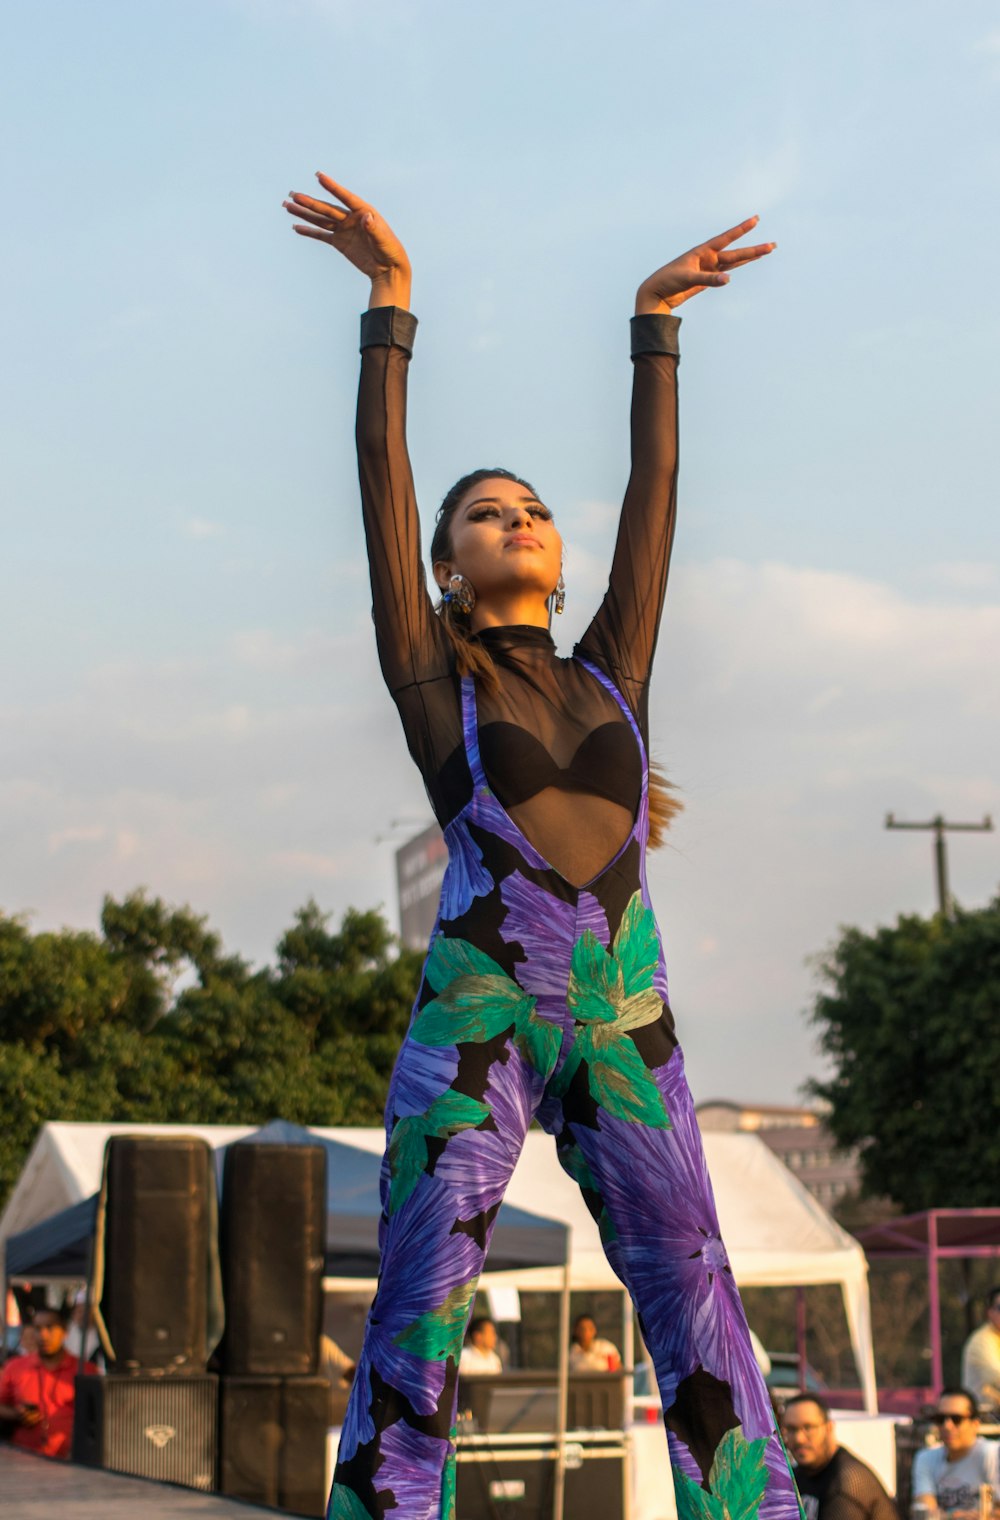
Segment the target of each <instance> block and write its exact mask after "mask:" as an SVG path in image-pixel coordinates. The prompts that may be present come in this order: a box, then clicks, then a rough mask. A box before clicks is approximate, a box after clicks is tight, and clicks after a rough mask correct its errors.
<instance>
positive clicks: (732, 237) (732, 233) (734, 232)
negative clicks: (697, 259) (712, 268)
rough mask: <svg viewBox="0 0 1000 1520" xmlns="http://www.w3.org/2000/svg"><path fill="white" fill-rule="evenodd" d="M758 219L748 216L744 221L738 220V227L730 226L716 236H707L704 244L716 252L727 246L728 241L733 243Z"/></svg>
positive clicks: (753, 225)
mask: <svg viewBox="0 0 1000 1520" xmlns="http://www.w3.org/2000/svg"><path fill="white" fill-rule="evenodd" d="M759 221H760V217H759V216H748V217H747V219H746V221H745V222H740V224H739V226H738V227H730V229H729V231H728V232H720V233H719V234H718V236H717V237H714V238H709V239H708V242H707V243H705V245H704V246H705V247H706V248H714V249H715V250H716V252H718V250H719V249H720V248H728V247H729V244H730V243H735V241H736V239H737V238H740V237H742V236H743V235H744V233H746V232H749V231H750V228H751V227H756V225H757V223H758V222H759Z"/></svg>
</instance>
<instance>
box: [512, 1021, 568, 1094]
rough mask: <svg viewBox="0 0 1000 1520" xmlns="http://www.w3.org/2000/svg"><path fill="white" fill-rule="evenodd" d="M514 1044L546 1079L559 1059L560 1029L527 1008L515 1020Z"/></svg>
mask: <svg viewBox="0 0 1000 1520" xmlns="http://www.w3.org/2000/svg"><path fill="white" fill-rule="evenodd" d="M514 1044H515V1045H516V1046H517V1049H518V1050H519V1051H520V1052H521V1054H522V1055H523V1056H524V1058H525V1060H526V1061H529V1062H530V1063H531V1065H532V1066H533V1067H534V1068H535V1070H536V1071H537V1072H538V1074H539V1075H540V1076H542V1077H545V1078H546V1079H547V1078H548V1076H549V1073H550V1072H551V1071H552V1068H553V1067H554V1066H555V1064H556V1062H557V1061H558V1059H559V1050H560V1047H561V1046H562V1030H561V1029H559V1028H557V1027H556V1025H555V1024H550V1023H549V1021H548V1019H543V1018H542V1017H541V1015H540V1014H537V1013H536V1012H535V1011H534V1008H529V1009H528V1011H527V1012H526V1013H522V1014H521V1015H520V1016H519V1018H518V1020H517V1024H516V1027H515V1032H514Z"/></svg>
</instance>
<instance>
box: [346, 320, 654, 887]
mask: <svg viewBox="0 0 1000 1520" xmlns="http://www.w3.org/2000/svg"><path fill="white" fill-rule="evenodd" d="M679 326H680V319H679V318H677V317H670V316H641V317H635V318H633V320H632V357H633V365H634V373H633V391H632V419H631V442H632V468H631V473H630V477H629V482H628V486H627V489H626V492H625V499H624V503H623V506H622V513H621V521H620V524H619V529H618V538H617V542H616V546H615V551H614V557H613V559H612V564H611V571H610V577H609V583H608V589H607V592H606V594H605V596H604V599H603V601H602V602H601V605H600V607H599V608H598V609H597V611H596V613H595V615H594V618H593V620H592V621H591V623H590V626H589V627H588V629H587V631H586V633H585V634H584V636H583V638H582V639H581V640H580V642H579V644H578V645H577V646H576V649H575V650H574V656H576V655H579V656H581V657H582V658H584V659H586V660H588V661H590V662H591V663H592V664H594V665H595V666H597V667H598V668H599V669H600V670H601V671H602V672H603V673H604V674H605V675H606V676H608V677H609V678H610V679H611V680H612V681H613V682H614V684H615V686H616V687H617V689H618V690H619V691H620V692H621V694H622V696H623V697H624V699H625V701H626V702H627V703H628V706H629V708H630V710H631V712H632V714H633V715H634V717H635V720H636V722H637V724H638V726H639V730H640V732H641V733H642V735H643V739H644V741H648V735H647V704H648V691H649V678H650V673H651V669H652V662H653V653H654V650H655V648H656V638H657V630H658V627H659V621H660V614H661V612H662V608H663V599H664V594H665V590H666V582H667V569H668V566H669V562H670V551H671V547H672V543H673V535H674V520H675V508H676V488H677V365H678V346H677V331H678V328H679ZM415 331H416V320H415V318H414V317H412V316H411V315H410V313H409V312H405V311H402V310H400V309H399V308H397V307H377V308H375V309H373V310H371V311H368V312H366V313H365V315H364V316H363V318H362V324H361V352H362V361H361V383H360V390H359V395H358V417H357V444H358V466H359V472H360V479H361V499H362V508H363V514H364V525H365V536H366V539H367V545H368V556H369V564H370V569H371V581H372V599H373V614H374V619H375V629H376V636H377V640H378V652H379V660H380V663H381V667H382V673H383V675H384V677H385V681H386V685H387V686H388V688H389V691H390V693H391V694H392V698H393V700H394V702H395V703H396V706H397V708H398V710H399V715H400V718H401V719H402V723H403V730H404V732H405V735H406V742H407V745H408V746H409V750H410V753H411V755H412V756H413V758H414V760H415V761H416V763H417V765H418V767H419V769H420V773H421V775H422V777H423V780H424V784H425V786H426V788H427V792H428V795H429V797H430V801H431V805H432V807H433V809H434V813H435V816H436V818H437V820H438V822H439V823H440V824H441V826H442V827H444V826H445V825H447V824H448V823H449V822H450V821H451V819H452V818H454V817H455V816H456V814H457V813H459V812H460V811H461V810H462V808H463V807H464V806H465V805H466V803H467V802H468V800H469V797H470V795H471V790H472V779H471V776H470V774H469V769H468V765H467V763H466V759H465V754H464V749H463V744H462V713H461V694H460V681H459V678H458V675H457V673H456V669H455V660H454V654H453V651H452V647H451V644H450V642H449V640H448V637H447V634H446V633H445V630H444V629H443V628H442V626H441V623H440V621H439V619H438V616H437V614H436V612H435V610H434V604H433V602H432V600H431V597H430V594H429V592H428V587H427V580H426V576H425V571H424V566H423V562H422V555H421V544H420V526H419V519H418V513H417V502H416V496H415V492H414V485H413V475H412V471H411V469H410V461H409V455H408V452H407V447H406V385H407V374H408V370H409V365H410V357H411V353H412V349H413V340H414V335H415ZM478 638H479V640H480V642H481V643H482V644H483V645H484V646H485V648H486V649H488V651H489V653H490V655H491V656H492V658H493V662H494V664H495V666H496V669H497V673H498V677H499V691H497V692H487V691H485V690H481V689H480V690H478V691H477V700H478V714H479V735H480V744H481V749H482V754H483V760H484V765H485V768H486V773H487V777H488V779H489V781H490V784H491V786H492V787H493V788H494V790H495V792H496V794H497V796H498V798H499V800H500V802H501V803H502V804H503V805H504V806H505V808H506V809H507V811H508V812H509V813H510V815H511V817H512V818H513V819H514V821H515V823H517V825H518V826H519V828H521V830H522V831H523V833H524V834H525V835H526V836H527V837H528V838H529V839H530V840H531V842H532V843H533V844H534V845H535V847H536V848H537V849H538V850H539V851H540V853H541V854H542V855H543V856H544V857H545V859H546V860H548V861H549V862H550V863H551V864H552V865H553V866H554V867H555V868H556V869H557V870H558V871H560V872H561V873H562V874H563V875H564V876H565V877H566V879H567V880H568V881H570V882H574V883H575V884H577V885H582V884H583V883H585V882H587V881H589V880H590V879H592V878H593V877H594V876H595V875H596V874H597V873H598V871H599V870H600V869H601V867H602V866H603V865H604V864H606V863H607V861H609V860H610V859H611V858H612V857H613V856H614V855H615V853H616V852H617V850H618V849H619V848H620V847H621V845H622V844H623V843H624V841H625V839H626V838H627V837H628V834H629V832H630V830H631V828H632V824H633V821H634V816H635V811H636V808H637V806H638V802H639V790H640V786H641V765H640V760H639V756H638V749H637V746H636V745H635V741H634V738H633V736H632V731H631V728H630V726H629V724H628V723H627V720H626V719H625V717H624V715H623V713H622V712H621V709H620V708H619V706H618V704H617V703H616V702H615V701H614V699H613V697H611V696H610V694H609V693H608V692H607V691H606V690H605V688H604V687H603V686H601V685H600V683H599V682H598V681H597V680H595V678H594V676H593V675H592V673H591V672H590V671H588V670H587V669H585V667H584V666H583V665H582V664H581V663H580V662H579V660H578V659H576V658H572V659H560V658H559V657H558V656H557V654H556V652H555V646H554V644H553V642H552V639H551V637H550V635H549V634H548V633H547V631H546V630H545V629H543V628H537V627H509V628H488V629H485V630H483V632H481V633H480V634H479V635H478ZM526 776H527V777H529V778H530V777H532V776H533V777H535V778H536V779H535V781H534V782H533V783H532V782H531V781H530V780H529V782H528V784H527V785H526V786H525V784H524V780H523V778H524V777H526ZM525 791H527V792H528V793H530V795H524V792H525Z"/></svg>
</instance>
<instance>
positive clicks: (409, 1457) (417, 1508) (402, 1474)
mask: <svg viewBox="0 0 1000 1520" xmlns="http://www.w3.org/2000/svg"><path fill="white" fill-rule="evenodd" d="M379 1451H380V1453H381V1456H382V1461H381V1465H380V1466H379V1470H378V1472H377V1473H376V1475H375V1491H376V1493H378V1494H380V1495H381V1496H382V1499H383V1502H385V1500H386V1494H387V1492H389V1493H391V1494H392V1498H393V1500H394V1501H395V1502H394V1503H393V1504H391V1505H389V1506H388V1508H389V1511H390V1513H391V1512H398V1514H399V1515H400V1517H401V1520H439V1516H440V1513H441V1499H440V1489H441V1475H442V1473H443V1472H444V1464H445V1462H446V1461H447V1460H448V1455H449V1453H450V1451H451V1442H450V1441H445V1440H442V1439H441V1438H440V1437H438V1436H427V1435H424V1434H423V1432H422V1431H419V1430H414V1429H413V1426H412V1425H408V1424H407V1423H406V1421H405V1420H397V1421H396V1423H395V1425H390V1426H389V1428H388V1429H387V1430H385V1431H383V1433H382V1439H381V1441H380V1442H379Z"/></svg>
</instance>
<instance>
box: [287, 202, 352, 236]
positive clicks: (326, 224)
mask: <svg viewBox="0 0 1000 1520" xmlns="http://www.w3.org/2000/svg"><path fill="white" fill-rule="evenodd" d="M281 204H282V205H283V206H284V208H285V210H286V211H287V212H288V214H289V216H300V217H301V218H302V220H303V221H304V222H312V224H313V226H314V227H322V228H323V229H324V230H325V231H326V232H339V231H340V228H341V227H342V226H343V222H340V223H336V222H333V218H332V217H331V216H329V215H328V214H327V213H326V212H324V213H323V215H322V216H320V214H319V213H318V212H315V211H308V210H307V209H306V207H305V206H297V205H296V204H295V202H294V201H282V203H281ZM331 222H333V226H331V225H330V224H331Z"/></svg>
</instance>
